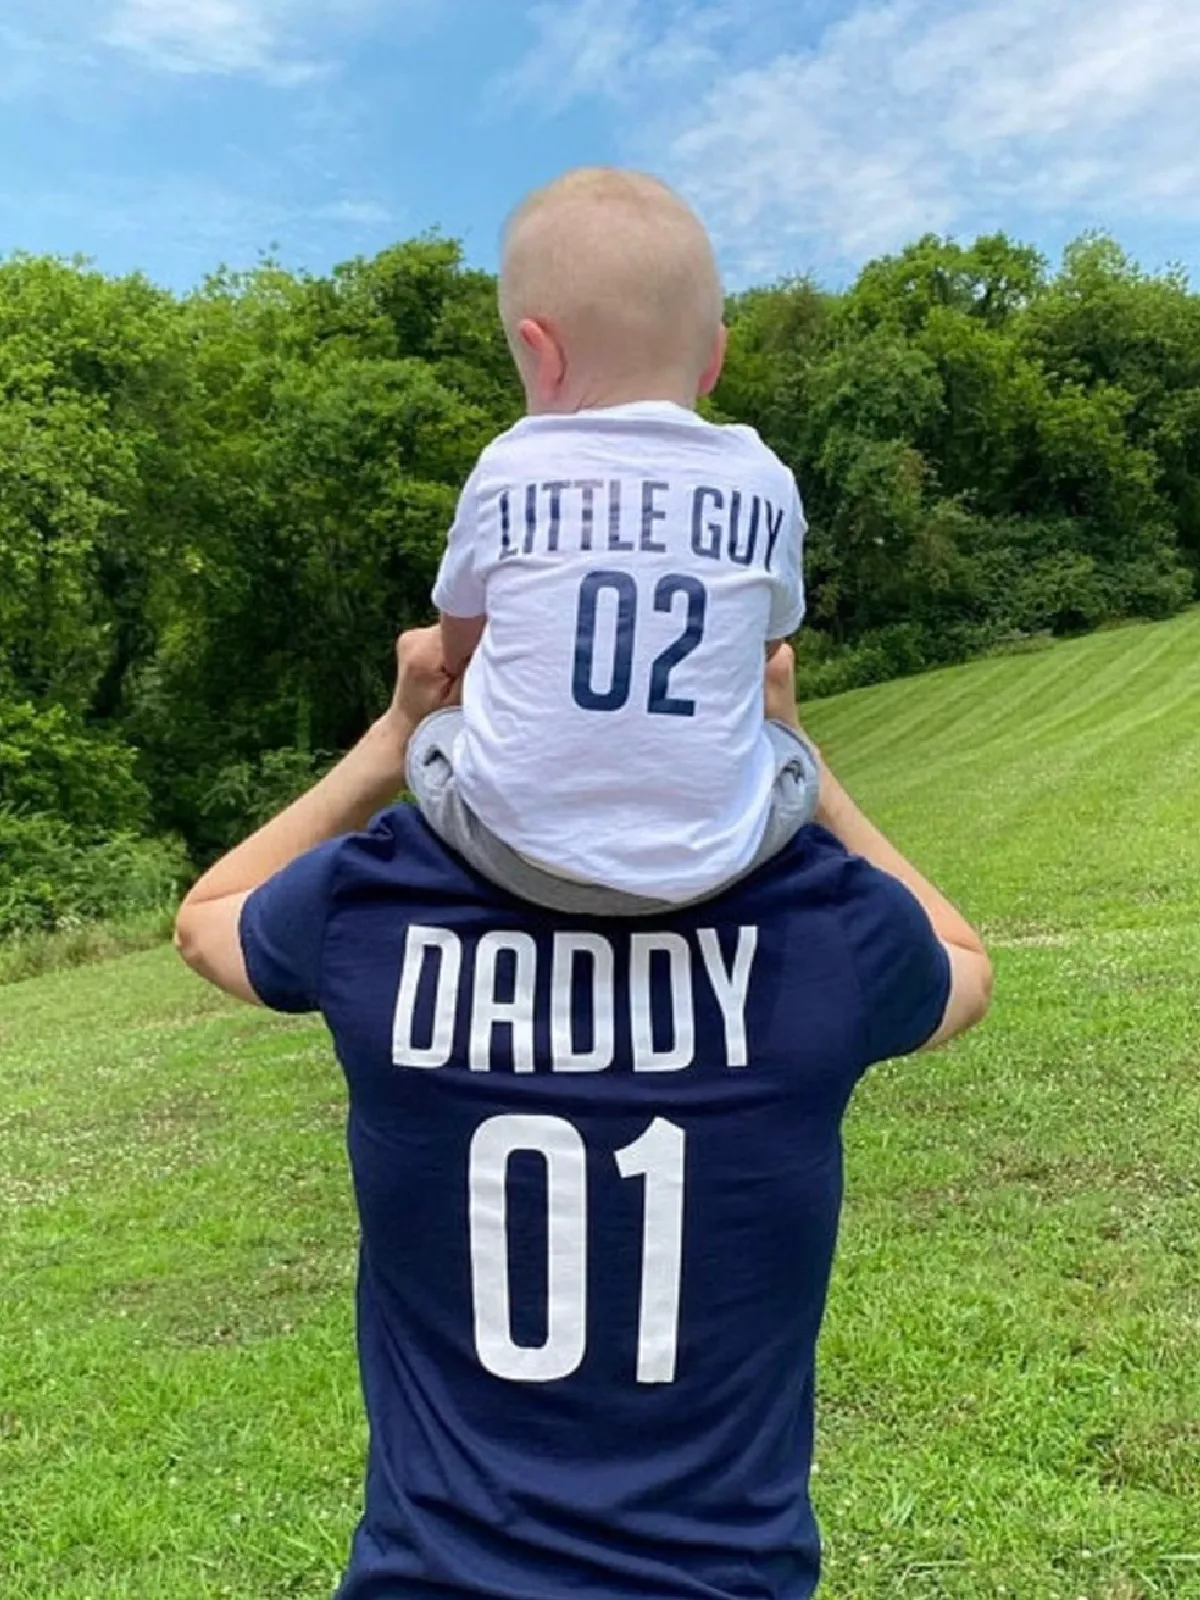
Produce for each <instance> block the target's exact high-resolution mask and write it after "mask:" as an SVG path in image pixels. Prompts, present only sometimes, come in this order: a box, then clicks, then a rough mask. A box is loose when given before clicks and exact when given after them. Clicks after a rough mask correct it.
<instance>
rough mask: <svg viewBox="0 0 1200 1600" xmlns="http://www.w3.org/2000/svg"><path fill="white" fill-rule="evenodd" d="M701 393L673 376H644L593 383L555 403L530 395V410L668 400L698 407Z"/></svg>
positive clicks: (561, 412) (553, 412) (569, 412)
mask: <svg viewBox="0 0 1200 1600" xmlns="http://www.w3.org/2000/svg"><path fill="white" fill-rule="evenodd" d="M698 398H699V397H698V395H697V394H696V390H695V386H694V385H689V384H687V383H686V382H679V381H677V380H673V379H671V378H663V379H662V380H661V381H655V380H645V379H644V380H641V381H639V382H637V383H633V382H630V383H621V384H589V385H588V386H586V387H581V388H579V389H578V390H576V391H575V392H574V393H570V394H563V395H560V396H559V398H558V399H557V400H555V401H554V402H553V403H552V404H550V405H546V404H540V405H539V404H538V403H537V400H536V398H535V397H534V396H533V395H530V396H529V397H528V400H529V405H528V412H529V415H530V416H531V417H537V416H543V417H545V416H558V417H564V416H566V417H569V416H573V415H574V414H575V413H576V412H578V411H611V410H612V409H613V408H614V407H615V406H631V405H639V404H641V405H646V404H650V403H654V402H666V403H667V404H669V405H676V406H682V407H683V408H684V410H686V411H695V409H696V405H697V401H698Z"/></svg>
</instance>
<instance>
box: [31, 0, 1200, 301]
mask: <svg viewBox="0 0 1200 1600" xmlns="http://www.w3.org/2000/svg"><path fill="white" fill-rule="evenodd" d="M585 161H604V162H620V163H629V164H635V165H639V166H643V167H648V168H650V169H651V170H654V171H657V172H659V173H661V174H662V175H663V176H665V177H667V178H669V179H671V180H672V181H674V182H675V183H677V184H678V185H679V186H680V187H681V188H682V189H683V190H684V192H685V193H686V194H687V195H688V196H689V197H690V198H691V199H692V200H693V201H694V202H695V204H696V205H697V206H698V207H699V209H700V210H701V212H702V214H703V215H704V216H705V218H706V220H707V221H708V222H709V224H710V226H711V228H712V230H713V232H714V234H715V236H716V238H717V241H718V245H719V248H720V251H721V255H722V259H723V262H724V265H725V268H726V272H727V275H728V277H729V280H730V282H731V284H732V285H734V286H742V285H745V284H747V283H750V282H754V281H761V280H763V279H769V278H775V277H778V276H781V275H785V274H789V273H795V272H813V273H815V274H816V275H817V276H818V277H820V278H821V279H823V280H825V281H827V282H840V281H844V279H845V278H846V277H847V276H848V275H849V274H850V273H852V272H853V271H854V269H855V268H856V267H857V266H859V265H861V263H862V262H863V261H864V260H866V259H868V258H869V257H871V256H872V255H876V254H878V253H880V252H881V251H885V250H891V249H895V248H897V247H898V246H900V245H901V244H903V243H904V242H906V241H907V240H909V239H911V238H913V237H915V236H917V235H918V234H920V233H922V232H925V231H928V230H934V231H937V232H946V233H954V234H957V235H960V236H970V235H972V234H974V233H975V232H978V231H983V230H992V229H996V228H1003V229H1005V230H1007V231H1008V232H1010V233H1012V234H1014V235H1015V236H1017V237H1019V238H1021V239H1024V240H1029V241H1032V242H1033V243H1035V244H1037V245H1038V246H1040V247H1041V248H1042V249H1043V250H1044V251H1045V252H1046V253H1047V254H1049V255H1050V256H1051V257H1052V258H1054V257H1056V256H1057V254H1058V252H1059V250H1060V249H1061V247H1062V245H1063V243H1064V242H1065V241H1066V240H1067V239H1069V238H1070V237H1072V236H1073V235H1074V234H1076V233H1078V232H1080V231H1082V230H1083V229H1085V228H1092V227H1102V228H1107V229H1109V230H1111V231H1113V232H1115V233H1116V234H1117V235H1118V237H1119V238H1120V239H1121V240H1122V242H1124V243H1125V244H1126V245H1127V247H1128V248H1129V249H1130V250H1131V251H1132V252H1133V254H1135V255H1136V256H1137V257H1138V258H1139V259H1141V260H1142V261H1143V262H1144V263H1145V264H1146V265H1147V266H1151V267H1157V266H1161V265H1163V264H1165V263H1167V262H1181V263H1183V264H1184V265H1185V266H1187V267H1188V268H1189V269H1191V270H1192V271H1193V272H1194V273H1195V274H1197V275H1198V276H1200V0H537V3H533V0H4V4H3V8H2V10H0V252H7V251H9V250H14V249H24V250H34V251H42V250H49V251H56V252H60V253H63V254H73V253H76V252H79V253H82V254H85V255H88V256H91V257H93V258H94V259H95V260H96V261H97V262H98V263H99V264H100V265H101V266H102V267H104V268H105V269H106V270H111V271H125V270H128V269H131V268H135V267H137V268H141V269H143V270H145V271H146V272H148V273H149V274H150V275H151V276H152V277H154V278H156V279H157V280H159V281H161V282H165V283H169V284H171V285H173V286H176V287H181V288H182V287H186V286H187V285H189V284H191V283H194V282H195V281H197V279H199V278H200V277H201V276H202V275H203V274H204V273H205V272H206V271H208V270H210V269H212V268H214V267H215V266H216V265H217V264H218V263H221V262H225V263H228V264H231V265H234V266H245V265H251V264H253V262H254V261H255V260H256V259H257V257H258V255H259V253H260V252H262V251H265V250H267V249H274V250H276V251H277V253H278V254H279V255H281V256H282V258H283V259H284V260H285V261H286V262H288V263H289V264H291V265H297V266H305V267H308V268H311V269H313V270H323V269H325V268H327V267H329V266H330V265H331V264H332V263H333V262H335V261H337V260H340V259H344V258H346V257H348V256H351V255H356V254H360V253H366V252H371V251H374V250H376V249H378V248H380V247H382V246H383V245H385V244H387V243H389V242H390V241H392V240H394V239H396V238H401V237H407V236H410V235H412V234H414V233H420V232H423V231H425V230H427V229H429V228H433V227H440V228H441V229H442V230H443V231H445V232H447V233H450V234H453V235H455V236H457V237H460V238H462V239H463V240H464V241H465V243H466V247H467V252H468V255H469V257H470V259H472V260H473V261H476V262H479V263H481V264H483V265H486V266H492V265H494V263H495V255H496V241H497V237H498V232H499V229H500V226H501V223H502V220H503V218H504V216H505V214H506V212H507V211H508V210H509V209H510V207H511V206H512V204H513V203H514V202H515V201H516V200H517V199H518V198H519V197H520V195H521V194H522V193H523V192H524V191H525V190H527V189H528V188H530V187H531V186H533V185H534V184H537V183H539V182H541V181H543V180H545V179H546V178H548V177H549V176H551V175H553V174H554V173H556V172H558V171H561V170H562V169H564V168H565V167H568V166H572V165H575V164H578V163H580V162H585Z"/></svg>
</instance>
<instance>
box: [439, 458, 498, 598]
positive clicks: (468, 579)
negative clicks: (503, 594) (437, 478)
mask: <svg viewBox="0 0 1200 1600" xmlns="http://www.w3.org/2000/svg"><path fill="white" fill-rule="evenodd" d="M478 556H479V491H478V469H476V472H474V473H472V475H471V477H470V478H469V479H468V481H467V486H466V488H465V489H464V490H463V492H462V494H461V496H460V497H459V501H458V511H457V513H456V514H455V518H454V525H453V527H452V528H451V529H450V537H449V539H448V540H447V542H446V553H445V554H444V555H443V557H442V564H441V567H440V569H439V571H438V575H437V582H436V583H435V584H434V586H433V603H434V605H435V606H436V607H437V608H438V610H439V611H444V612H445V613H446V615H447V616H448V617H482V616H486V615H487V598H486V592H485V589H484V582H483V577H482V575H481V573H480V571H479V566H478Z"/></svg>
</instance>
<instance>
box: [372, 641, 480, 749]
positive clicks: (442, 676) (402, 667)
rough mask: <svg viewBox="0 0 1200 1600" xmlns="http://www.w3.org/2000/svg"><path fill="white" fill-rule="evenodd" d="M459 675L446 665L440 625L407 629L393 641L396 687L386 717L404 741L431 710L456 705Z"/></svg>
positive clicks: (458, 691)
mask: <svg viewBox="0 0 1200 1600" xmlns="http://www.w3.org/2000/svg"><path fill="white" fill-rule="evenodd" d="M461 698H462V677H461V675H459V676H457V677H456V676H455V675H454V674H453V673H452V672H451V671H450V669H449V667H448V666H447V665H446V657H445V654H444V652H443V648H442V633H441V629H440V628H436V627H435V628H410V629H409V631H408V632H407V633H402V634H401V635H400V637H399V638H398V639H397V640H396V688H395V692H394V693H393V695H392V704H391V708H390V710H389V712H388V716H389V717H390V718H391V719H392V721H393V722H394V723H395V724H396V725H397V728H398V729H401V728H402V729H403V730H404V732H403V737H404V741H405V743H407V741H408V738H409V736H410V735H411V733H412V731H413V729H414V728H415V727H416V726H417V724H418V723H420V722H423V721H424V720H425V718H426V717H428V716H430V715H431V714H432V713H433V712H434V711H444V710H445V709H446V708H447V707H448V706H456V705H457V704H458V703H459V700H460V699H461Z"/></svg>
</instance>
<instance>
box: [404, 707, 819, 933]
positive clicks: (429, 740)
mask: <svg viewBox="0 0 1200 1600" xmlns="http://www.w3.org/2000/svg"><path fill="white" fill-rule="evenodd" d="M462 725H463V714H462V712H461V711H458V710H452V711H435V712H434V714H433V715H432V716H431V717H427V718H426V719H425V721H424V722H423V723H422V724H421V726H420V727H419V728H418V729H417V731H416V733H414V734H413V737H412V739H411V740H410V741H409V746H408V787H409V788H410V789H411V790H412V793H413V796H414V797H415V799H416V802H417V804H418V805H419V806H420V808H421V813H422V815H423V816H424V818H425V820H426V822H428V824H429V826H430V827H431V828H432V829H433V831H434V832H435V833H436V834H437V835H438V836H439V837H440V838H441V839H442V840H443V842H444V843H446V844H448V845H449V846H450V848H451V849H452V850H455V851H457V853H458V854H459V855H460V856H462V857H463V859H464V860H465V861H466V862H467V863H468V864H469V865H470V866H472V867H474V868H475V870H476V872H480V873H482V874H483V876H484V877H485V878H489V879H490V880H491V881H492V882H493V883H495V884H498V885H499V886H500V888H502V889H506V890H507V891H508V892H509V894H513V895H516V896H517V898H518V899H521V900H528V901H530V902H532V903H533V904H534V905H538V906H544V907H546V908H547V909H548V910H550V911H560V912H567V913H570V914H574V915H576V916H594V917H650V916H661V915H662V914H663V913H665V912H670V911H678V910H679V909H680V908H681V907H680V902H678V901H671V900H654V899H651V898H649V897H647V896H645V895H639V894H627V893H626V892H625V891H624V890H622V889H609V888H606V887H605V886H604V885H602V884H591V883H576V882H573V881H572V880H571V879H569V878H559V877H556V876H555V875H554V874H553V873H552V872H546V871H544V870H543V869H542V868H540V867H536V866H534V865H533V864H532V863H531V862H529V861H526V859H525V858H524V856H521V855H518V853H517V852H516V851H515V850H513V849H510V847H509V846H508V845H506V844H505V843H504V841H503V840H502V839H498V838H497V837H496V835H495V834H494V833H492V832H491V830H490V829H489V828H486V827H485V826H484V824H483V823H482V822H480V820H479V818H478V817H477V816H476V815H475V813H474V812H473V811H471V810H470V808H469V807H468V806H467V805H466V803H465V801H464V800H463V798H462V795H461V794H460V793H459V790H458V784H457V782H456V780H455V776H454V745H455V741H456V739H457V738H458V735H459V732H460V731H461V729H462ZM767 733H768V736H769V737H770V740H771V745H772V747H773V749H774V751H775V789H774V793H773V796H772V802H771V812H770V816H769V817H768V819H767V829H766V833H765V834H764V835H763V841H762V844H761V845H760V846H759V849H758V853H757V854H756V855H755V857H754V860H753V861H751V862H750V864H749V866H747V867H746V868H745V870H744V871H743V872H741V873H739V874H738V876H737V878H736V879H733V880H731V881H732V882H738V881H740V879H742V878H746V877H749V875H750V874H751V873H752V872H754V871H755V870H756V869H757V868H759V867H761V866H762V865H764V863H765V862H767V861H770V860H771V859H772V857H774V856H777V855H778V854H779V852H780V851H781V850H782V849H783V847H784V846H785V845H786V844H788V843H790V842H791V840H792V839H793V838H794V837H795V836H796V834H797V833H798V832H799V831H800V829H801V828H802V827H804V825H805V823H807V822H811V821H812V819H813V816H814V815H815V813H816V809H817V792H818V789H819V786H820V775H819V769H818V767H817V763H816V760H815V758H814V756H813V753H812V751H811V750H810V749H809V747H808V746H807V745H806V744H805V742H804V740H803V739H801V738H800V736H799V734H797V733H795V732H793V730H792V729H791V728H789V727H786V726H785V725H784V724H783V723H782V722H768V723H767ZM728 887H729V884H720V885H718V887H717V888H715V889H710V890H708V891H707V892H706V893H705V894H703V895H697V896H696V899H695V900H693V901H688V902H686V904H689V905H694V904H696V903H698V902H699V901H701V900H710V899H712V898H713V897H714V896H715V895H718V894H720V893H722V892H723V891H724V890H725V889H727V888H728Z"/></svg>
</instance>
